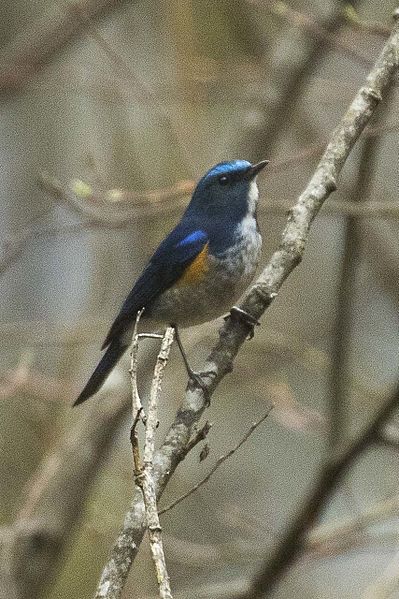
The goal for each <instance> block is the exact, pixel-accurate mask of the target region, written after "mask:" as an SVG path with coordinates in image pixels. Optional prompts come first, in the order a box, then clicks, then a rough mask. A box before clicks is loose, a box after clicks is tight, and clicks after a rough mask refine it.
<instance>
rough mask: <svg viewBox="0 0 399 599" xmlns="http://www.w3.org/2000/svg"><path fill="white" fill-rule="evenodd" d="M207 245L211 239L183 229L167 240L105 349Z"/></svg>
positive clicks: (130, 297)
mask: <svg viewBox="0 0 399 599" xmlns="http://www.w3.org/2000/svg"><path fill="white" fill-rule="evenodd" d="M207 243H208V235H207V234H206V233H205V232H204V231H202V230H201V229H197V230H194V231H193V230H192V229H190V230H187V228H186V227H183V226H181V225H180V226H177V227H176V228H175V229H174V230H173V231H172V232H171V233H170V234H169V235H168V237H166V239H165V240H164V241H163V242H162V243H161V244H160V245H159V247H158V249H157V250H156V251H155V253H154V255H153V256H152V258H151V260H150V262H149V263H148V265H147V267H146V268H145V270H144V271H143V273H142V274H141V276H140V277H139V278H138V279H137V281H136V283H135V285H134V287H133V289H132V290H131V292H130V293H129V295H128V296H127V298H126V300H125V302H124V303H123V305H122V308H121V310H120V312H119V314H118V316H117V317H116V319H115V321H114V323H113V324H112V326H111V328H110V330H109V332H108V335H107V337H106V339H105V341H104V343H103V346H102V349H104V348H106V347H107V346H108V345H109V344H110V343H111V342H112V341H113V340H114V339H116V338H118V337H120V335H121V334H122V333H123V332H124V331H125V330H126V329H127V328H128V327H129V326H130V325H131V323H132V322H133V320H134V319H135V318H136V314H137V312H138V311H139V310H141V308H146V307H147V306H148V305H149V304H151V302H152V301H153V300H155V298H157V297H158V296H159V295H160V294H161V293H163V292H164V291H166V290H167V289H169V287H171V286H172V285H173V284H174V283H175V282H176V281H177V280H178V279H179V278H180V277H181V276H182V275H183V273H184V272H185V270H186V268H187V267H188V266H189V265H190V264H191V263H192V262H193V261H194V260H195V258H196V257H197V256H198V254H200V253H201V251H202V250H203V249H204V247H205V245H206V244H207Z"/></svg>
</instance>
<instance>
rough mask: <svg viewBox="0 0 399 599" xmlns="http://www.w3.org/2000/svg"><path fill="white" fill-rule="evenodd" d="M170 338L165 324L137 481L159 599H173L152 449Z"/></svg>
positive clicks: (170, 331) (171, 337)
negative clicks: (144, 514)
mask: <svg viewBox="0 0 399 599" xmlns="http://www.w3.org/2000/svg"><path fill="white" fill-rule="evenodd" d="M173 337H174V328H173V327H168V328H167V329H166V332H165V335H164V338H163V341H162V345H161V350H160V352H159V355H158V358H157V362H156V365H155V370H154V378H153V380H152V386H151V393H150V401H149V405H148V418H147V421H146V429H145V442H144V452H143V453H144V455H143V468H142V473H141V475H140V482H139V483H138V484H139V485H140V487H141V490H142V492H143V498H144V505H145V513H146V520H147V528H148V535H149V539H150V549H151V555H152V559H153V562H154V565H155V571H156V574H157V581H158V586H159V596H160V597H161V599H172V593H171V590H170V584H169V575H168V571H167V568H166V561H165V554H164V550H163V542H162V529H161V524H160V522H159V516H158V508H157V498H156V489H155V484H154V451H155V431H156V429H157V426H158V401H159V398H160V394H161V385H162V379H163V374H164V371H165V367H166V364H167V362H168V358H169V352H170V349H171V347H172V343H173ZM137 480H138V479H137Z"/></svg>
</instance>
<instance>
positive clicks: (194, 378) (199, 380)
mask: <svg viewBox="0 0 399 599" xmlns="http://www.w3.org/2000/svg"><path fill="white" fill-rule="evenodd" d="M187 371H188V376H189V379H190V382H189V385H190V383H191V384H192V385H193V386H194V387H199V388H200V389H202V392H203V394H204V396H205V401H206V405H207V407H208V406H210V404H211V396H210V394H209V389H208V385H207V384H206V382H205V381H204V377H209V376H214V375H215V373H214V371H213V370H205V371H203V372H195V371H194V370H192V368H190V369H188V370H187Z"/></svg>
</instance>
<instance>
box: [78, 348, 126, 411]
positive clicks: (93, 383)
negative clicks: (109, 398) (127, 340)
mask: <svg viewBox="0 0 399 599" xmlns="http://www.w3.org/2000/svg"><path fill="white" fill-rule="evenodd" d="M127 348H128V345H123V344H121V343H120V341H119V340H115V341H113V342H112V343H111V345H110V346H109V347H108V349H107V351H106V352H105V354H104V355H103V357H102V358H101V360H100V362H99V363H98V365H97V368H96V369H95V371H94V372H93V374H92V375H91V377H90V378H89V380H88V382H87V384H86V386H85V388H84V389H83V391H82V393H81V394H80V395H79V397H78V399H77V400H76V401H75V403H74V404H73V405H74V406H77V405H79V404H80V403H82V402H84V401H86V399H89V397H91V396H92V395H94V394H95V393H97V391H98V390H99V389H100V387H101V385H102V384H103V382H104V381H105V379H106V378H107V376H108V375H109V373H110V372H111V370H112V369H113V368H114V366H115V364H116V363H117V362H118V360H119V358H120V357H121V356H122V354H123V353H124V352H125V351H126V349H127Z"/></svg>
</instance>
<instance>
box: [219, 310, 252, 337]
mask: <svg viewBox="0 0 399 599" xmlns="http://www.w3.org/2000/svg"><path fill="white" fill-rule="evenodd" d="M229 317H231V318H235V319H237V320H241V322H243V323H244V324H246V325H247V326H248V327H249V329H250V331H249V334H248V339H252V338H253V336H254V334H255V332H254V329H255V327H256V326H257V327H258V326H260V322H259V321H258V320H257V319H256V318H254V316H252V314H249V313H248V312H246V311H245V310H243V309H242V308H239V307H238V306H233V307H232V308H231V310H230V314H229V315H228V316H226V318H229Z"/></svg>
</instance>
